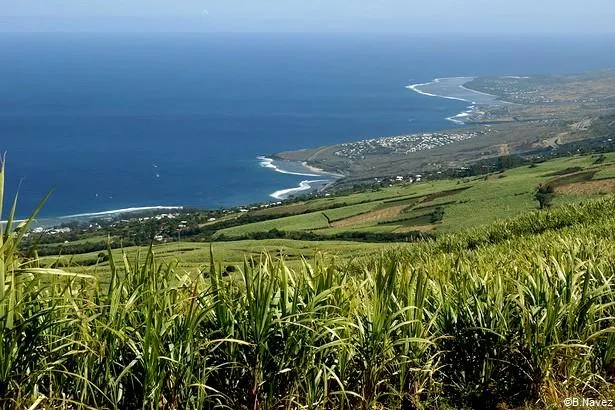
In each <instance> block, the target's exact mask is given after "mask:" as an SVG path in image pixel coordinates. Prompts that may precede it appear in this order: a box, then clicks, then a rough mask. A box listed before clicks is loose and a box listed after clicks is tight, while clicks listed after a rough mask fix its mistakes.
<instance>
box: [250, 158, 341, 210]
mask: <svg viewBox="0 0 615 410" xmlns="http://www.w3.org/2000/svg"><path fill="white" fill-rule="evenodd" d="M256 159H257V160H259V161H260V163H259V165H260V166H261V167H263V168H269V169H272V170H273V171H275V172H279V173H282V174H288V175H297V176H308V177H320V179H304V180H302V181H300V182H299V185H297V186H295V187H291V188H283V189H279V190H277V191H274V192H272V193H270V194H269V196H270V197H271V198H274V199H277V200H285V199H289V198H291V197H293V196H294V195H295V194H297V193H301V192H305V191H315V192H318V191H320V190H322V189H323V188H324V187H327V186H329V185H330V184H332V183H334V182H335V181H336V180H337V179H339V178H342V177H343V176H344V175H342V174H338V173H334V172H328V171H325V170H323V169H320V168H317V167H315V166H313V165H310V164H308V162H307V161H291V160H284V159H282V160H280V159H278V161H279V162H281V161H283V162H286V163H288V164H291V165H295V166H296V165H299V166H300V167H301V168H303V169H305V170H306V171H307V172H299V171H297V170H288V169H284V168H283V167H282V166H283V165H280V164H279V163H278V164H276V163H275V161H276V159H275V158H271V157H267V156H264V155H259V156H257V157H256Z"/></svg>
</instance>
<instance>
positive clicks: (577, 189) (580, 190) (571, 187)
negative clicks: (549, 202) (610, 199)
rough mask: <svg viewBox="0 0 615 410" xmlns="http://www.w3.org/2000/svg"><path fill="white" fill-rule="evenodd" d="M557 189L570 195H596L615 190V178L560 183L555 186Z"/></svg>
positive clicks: (558, 191)
mask: <svg viewBox="0 0 615 410" xmlns="http://www.w3.org/2000/svg"><path fill="white" fill-rule="evenodd" d="M555 191H556V192H557V193H561V194H569V195H594V194H600V193H610V192H615V178H614V179H601V180H596V181H587V182H574V183H572V184H566V185H560V186H558V187H556V188H555Z"/></svg>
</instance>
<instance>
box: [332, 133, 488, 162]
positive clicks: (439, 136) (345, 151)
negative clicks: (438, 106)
mask: <svg viewBox="0 0 615 410" xmlns="http://www.w3.org/2000/svg"><path fill="white" fill-rule="evenodd" d="M490 131H491V130H490V129H489V128H486V129H484V130H468V131H459V130H457V131H447V132H433V133H422V134H411V135H398V136H394V137H380V138H372V139H367V140H362V141H357V142H349V143H344V144H340V145H338V146H337V147H339V149H338V150H336V151H335V152H334V153H333V154H334V155H335V156H337V157H342V158H348V159H351V160H359V159H365V157H366V156H367V155H374V154H376V155H382V154H410V153H413V152H417V151H426V150H430V149H434V148H438V147H442V146H444V145H448V144H452V143H454V142H458V141H463V140H467V139H470V138H475V137H477V136H480V135H484V134H485V133H488V132H490Z"/></svg>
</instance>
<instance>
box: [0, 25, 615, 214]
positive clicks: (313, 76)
mask: <svg viewBox="0 0 615 410" xmlns="http://www.w3.org/2000/svg"><path fill="white" fill-rule="evenodd" d="M614 40H615V39H614V38H613V37H600V36H592V37H588V36H585V37H572V36H542V37H530V36H525V37H514V38H513V37H510V36H509V37H504V36H500V37H498V36H486V37H485V36H483V37H479V36H416V35H415V36H402V35H367V34H353V35H351V34H327V35H325V34H283V35H282V34H278V35H274V34H206V33H200V34H150V35H145V34H84V33H81V34H71V33H52V34H49V33H44V34H41V33H39V34H11V33H3V34H2V36H0V150H1V151H5V152H6V156H7V159H6V164H7V191H8V193H7V195H8V198H7V199H9V198H11V197H12V195H14V194H15V193H16V192H17V191H19V208H18V214H19V215H20V216H25V215H27V213H28V212H29V210H31V209H32V208H33V207H34V206H35V205H36V203H37V202H38V201H39V200H40V199H41V198H42V197H43V196H44V195H45V193H46V192H47V191H48V190H50V189H53V190H54V192H53V195H52V197H51V199H50V200H49V201H48V202H47V204H46V205H45V207H44V209H43V211H42V213H41V215H42V216H44V217H59V216H65V215H74V214H89V213H97V212H113V211H114V210H118V209H126V208H135V207H154V206H185V207H199V208H218V207H230V206H239V205H245V204H249V203H253V202H263V201H276V200H278V198H280V197H284V196H285V195H284V194H288V193H292V192H298V191H297V190H295V189H296V188H301V187H303V188H305V186H306V184H305V182H302V181H306V180H319V179H324V178H321V177H319V176H313V175H302V174H310V172H309V171H308V170H301V169H295V170H294V171H291V172H286V173H284V172H277V171H284V170H285V169H283V168H282V167H281V166H277V168H276V165H275V164H274V165H273V166H272V165H271V162H270V161H268V160H267V158H268V157H269V156H270V155H271V154H273V153H275V152H279V151H283V150H293V149H300V148H308V147H318V146H322V145H329V144H334V143H341V142H347V141H354V140H359V139H364V138H374V137H378V136H391V135H398V134H408V133H414V132H421V131H433V130H438V129H444V128H452V127H459V126H462V124H461V123H460V122H459V118H460V117H458V115H459V113H463V112H464V111H466V110H467V106H468V103H467V102H465V101H460V100H454V99H445V98H437V97H432V96H428V95H422V94H420V93H417V92H413V91H412V90H410V89H408V88H406V87H407V86H408V85H411V84H419V83H426V82H430V81H432V80H433V79H434V78H438V77H455V76H478V75H532V74H548V73H563V72H582V71H590V70H599V69H607V68H613V67H615V41H614ZM447 118H448V119H447ZM451 119H453V121H452V120H451ZM454 120H456V121H454ZM268 165H269V166H268ZM278 165H279V164H278ZM286 171H288V170H286ZM281 193H282V194H281ZM276 194H277V195H276ZM272 195H274V196H272Z"/></svg>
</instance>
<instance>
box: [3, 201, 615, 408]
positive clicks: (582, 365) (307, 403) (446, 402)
mask: <svg viewBox="0 0 615 410" xmlns="http://www.w3.org/2000/svg"><path fill="white" fill-rule="evenodd" d="M614 233H615V196H608V197H606V198H603V199H601V200H596V201H586V202H585V203H584V204H582V205H564V206H561V207H558V208H555V209H553V210H549V211H541V212H539V211H534V212H527V213H524V214H522V215H519V216H517V217H514V218H508V219H505V220H501V221H498V222H495V223H491V224H488V225H485V226H483V227H475V228H471V229H464V230H461V231H459V232H457V233H455V234H445V235H442V236H441V237H439V238H438V239H437V240H435V241H431V242H425V243H419V244H414V245H410V246H407V247H405V248H404V249H403V250H397V251H391V252H387V253H386V255H384V256H383V257H374V256H373V255H372V256H370V255H368V254H364V253H363V254H362V253H357V256H358V257H356V258H354V260H353V261H352V263H350V264H348V263H343V262H342V263H341V262H340V261H338V262H332V261H330V260H328V259H326V258H325V259H324V260H323V259H321V258H315V260H314V261H313V262H312V267H311V268H307V267H300V268H290V269H288V266H287V265H285V264H284V263H283V262H279V261H278V262H270V261H267V262H266V263H265V264H264V265H262V266H258V267H257V268H256V269H254V270H251V269H248V270H247V271H244V272H240V273H237V274H236V275H232V276H230V277H228V278H225V277H223V276H221V275H220V272H218V271H214V272H211V274H210V275H192V277H188V276H186V275H184V274H183V272H182V269H174V270H169V269H167V268H164V267H163V268H162V269H159V268H158V266H159V265H157V264H156V263H154V261H153V260H152V259H151V258H150V259H148V261H147V262H143V261H144V260H145V258H142V262H141V263H134V264H132V262H129V263H128V265H129V267H130V270H131V273H130V274H129V275H119V276H114V278H115V279H114V281H113V282H112V284H111V286H109V284H108V283H105V284H104V286H103V287H102V288H101V287H100V281H96V280H90V279H82V280H77V281H75V282H73V283H72V284H69V283H68V282H66V281H62V280H61V279H60V278H53V279H51V280H50V282H47V281H45V280H42V277H41V276H39V277H33V278H31V279H28V278H24V279H23V280H21V281H19V282H17V286H18V287H17V288H16V289H17V290H16V291H15V292H13V291H12V289H13V288H14V287H13V286H9V288H8V289H9V290H10V291H9V297H8V298H5V299H0V307H2V308H4V307H6V306H7V305H8V306H16V308H14V309H15V311H16V313H17V314H16V315H15V316H14V318H12V319H11V321H10V323H9V322H8V321H7V320H6V315H3V314H1V312H0V319H1V320H0V325H1V327H0V330H1V331H2V332H3V336H4V337H3V339H2V343H3V345H2V350H1V353H2V354H3V359H4V360H3V361H1V362H0V370H1V371H0V389H1V390H0V397H1V398H0V403H2V404H9V403H10V402H8V401H7V402H2V400H3V399H4V400H15V401H14V402H13V404H14V405H15V406H17V407H18V408H28V407H30V406H31V405H33V403H34V402H35V401H36V400H37V399H39V398H40V397H41V396H40V394H39V393H38V392H42V393H43V394H44V395H45V396H44V397H42V399H40V400H41V401H44V403H43V405H44V406H47V407H48V408H74V404H68V403H67V402H65V400H71V401H73V403H83V404H87V405H89V406H92V407H95V408H114V407H117V408H141V407H143V408H152V407H156V406H157V405H158V404H159V403H165V404H166V406H167V407H169V408H210V407H214V406H215V405H220V406H227V407H228V408H238V409H240V408H258V409H276V408H306V409H307V408H314V409H327V408H347V409H355V408H363V409H372V408H407V407H410V408H443V409H450V408H496V406H497V408H511V407H513V408H516V407H517V406H524V405H525V406H529V407H533V406H536V405H538V406H542V405H546V406H550V407H549V408H551V407H552V408H557V407H558V406H559V405H561V403H562V400H563V399H564V398H565V397H595V398H607V399H608V398H610V397H612V393H613V381H614V380H615V379H614V378H615V337H613V336H614V335H615V333H613V332H615V327H614V326H613V317H614V316H615V310H614V306H613V300H615V293H614V292H615V279H614V278H615V270H614V269H615V264H613V261H614V260H615V248H614V247H613V246H612V244H613V241H614V240H615V236H614V235H615V234H614ZM269 243H272V242H271V241H269ZM282 243H283V242H279V243H278V245H279V244H282ZM182 245H183V244H182ZM223 245H225V246H232V245H234V244H223ZM245 245H246V246H248V247H250V246H258V247H260V246H261V245H262V243H260V242H258V243H245ZM195 246H197V247H199V248H200V250H199V252H202V253H201V255H203V258H204V260H206V259H205V258H206V256H205V255H206V249H203V247H204V245H195ZM227 249H228V250H231V249H230V248H227ZM357 250H358V249H357V248H353V250H352V251H353V252H356V251H357ZM165 251H168V252H169V254H170V255H177V252H178V250H177V249H175V250H174V249H172V245H164V246H160V247H159V248H158V249H157V250H156V254H158V255H159V257H163V255H164V254H165ZM218 251H221V249H220V248H218ZM190 252H192V251H188V252H187V254H189V253H190ZM115 255H117V256H119V255H118V254H117V253H115ZM127 256H128V257H127V260H128V261H133V260H134V254H132V253H131V254H129V255H127ZM144 256H145V255H144ZM193 256H194V257H196V258H200V256H198V255H197V254H194V255H193ZM114 259H116V262H117V264H118V266H121V265H122V263H121V258H119V257H118V258H114ZM276 259H277V258H276ZM156 261H157V262H158V263H159V262H160V260H159V259H158V258H156ZM201 262H203V260H201ZM130 265H132V266H130ZM122 269H123V268H118V273H119V272H121V271H122ZM107 271H109V269H108V268H107ZM15 301H17V302H18V303H17V304H16V305H15ZM15 330H18V331H15ZM404 403H405V404H404ZM62 406H64V407H62ZM415 406H416V407H415Z"/></svg>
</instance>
